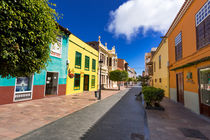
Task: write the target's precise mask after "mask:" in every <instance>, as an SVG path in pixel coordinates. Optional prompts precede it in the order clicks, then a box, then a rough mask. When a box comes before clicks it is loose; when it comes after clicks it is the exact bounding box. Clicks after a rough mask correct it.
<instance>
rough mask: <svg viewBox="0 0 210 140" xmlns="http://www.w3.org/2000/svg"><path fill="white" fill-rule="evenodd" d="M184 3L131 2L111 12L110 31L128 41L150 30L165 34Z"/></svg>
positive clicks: (181, 0)
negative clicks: (124, 37)
mask: <svg viewBox="0 0 210 140" xmlns="http://www.w3.org/2000/svg"><path fill="white" fill-rule="evenodd" d="M183 3H184V0H129V1H127V2H125V3H123V4H122V5H120V6H119V7H118V9H116V10H115V11H111V12H110V16H111V22H110V23H109V25H108V31H109V32H113V33H114V34H115V35H116V36H119V35H125V36H126V38H127V40H131V37H133V36H136V35H137V34H138V33H139V31H141V33H143V34H145V33H147V31H148V30H149V29H152V30H153V31H156V32H161V33H162V34H164V33H166V31H167V30H168V28H169V26H170V25H171V23H172V21H173V19H174V18H175V16H176V14H177V13H178V11H179V9H180V8H181V6H182V4H183ZM140 29H142V30H140Z"/></svg>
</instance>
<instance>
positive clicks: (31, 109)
mask: <svg viewBox="0 0 210 140" xmlns="http://www.w3.org/2000/svg"><path fill="white" fill-rule="evenodd" d="M121 90H124V88H121ZM118 92H119V91H117V90H103V91H102V99H105V98H107V97H109V96H111V95H114V94H116V93H118ZM96 102H97V100H96V98H95V97H94V93H88V92H86V93H81V94H74V95H69V96H57V97H49V98H44V99H39V100H32V101H27V102H21V103H15V104H7V105H1V106H0V140H11V139H14V138H16V137H19V136H21V135H23V134H25V133H28V132H30V131H32V130H34V129H37V128H39V127H41V126H43V125H46V124H48V123H50V122H53V121H55V120H57V119H59V118H62V117H64V116H66V115H68V114H71V113H73V112H75V111H78V110H80V109H82V108H84V107H86V106H89V105H91V104H93V103H96Z"/></svg>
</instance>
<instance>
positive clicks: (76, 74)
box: [66, 34, 98, 95]
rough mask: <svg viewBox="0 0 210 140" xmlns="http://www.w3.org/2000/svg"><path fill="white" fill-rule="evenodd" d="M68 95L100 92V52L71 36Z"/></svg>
mask: <svg viewBox="0 0 210 140" xmlns="http://www.w3.org/2000/svg"><path fill="white" fill-rule="evenodd" d="M67 63H68V72H67V73H68V76H67V84H66V94H67V95H69V94H74V93H81V92H83V91H96V90H98V50H96V49H94V48H93V47H91V46H89V45H88V44H86V43H85V42H83V41H82V40H80V39H79V38H78V37H76V36H75V35H73V34H70V36H69V48H68V62H67Z"/></svg>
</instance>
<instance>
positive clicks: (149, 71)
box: [144, 47, 157, 86]
mask: <svg viewBox="0 0 210 140" xmlns="http://www.w3.org/2000/svg"><path fill="white" fill-rule="evenodd" d="M156 49H157V48H154V47H153V48H152V49H151V51H150V52H148V53H145V57H144V60H145V76H149V77H150V79H149V80H148V84H149V85H150V86H152V85H153V83H152V82H153V81H152V76H153V63H152V58H153V56H154V54H155V51H156Z"/></svg>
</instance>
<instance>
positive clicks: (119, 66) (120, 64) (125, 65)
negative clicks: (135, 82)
mask: <svg viewBox="0 0 210 140" xmlns="http://www.w3.org/2000/svg"><path fill="white" fill-rule="evenodd" d="M117 69H118V70H125V71H128V63H127V62H126V61H125V59H120V58H118V60H117Z"/></svg>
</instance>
